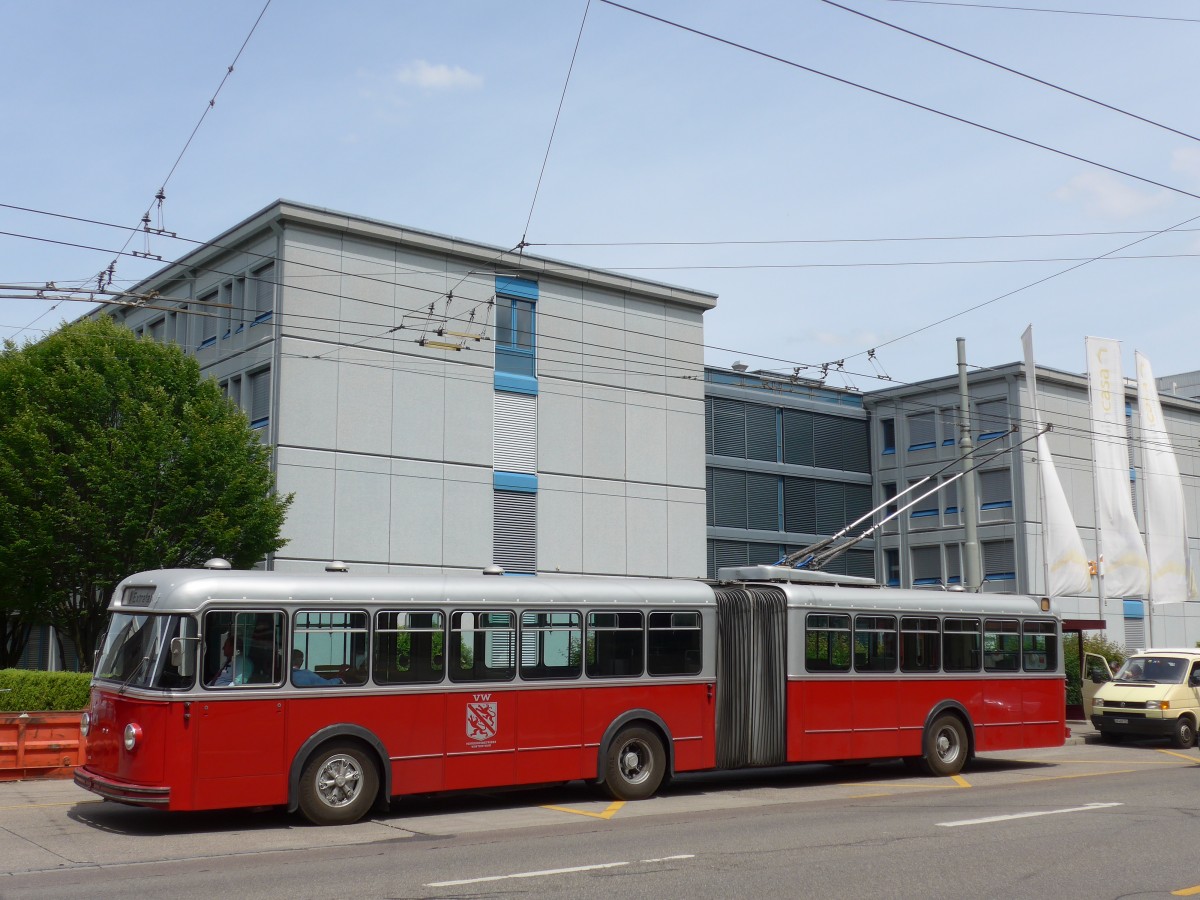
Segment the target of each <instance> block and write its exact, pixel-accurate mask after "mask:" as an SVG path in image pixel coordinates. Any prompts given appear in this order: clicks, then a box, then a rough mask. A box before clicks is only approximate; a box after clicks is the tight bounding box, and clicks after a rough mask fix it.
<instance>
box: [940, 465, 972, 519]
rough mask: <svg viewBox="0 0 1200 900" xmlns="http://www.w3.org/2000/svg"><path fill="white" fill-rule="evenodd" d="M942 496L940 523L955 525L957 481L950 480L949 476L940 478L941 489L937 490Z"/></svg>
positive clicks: (956, 515)
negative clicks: (941, 517)
mask: <svg viewBox="0 0 1200 900" xmlns="http://www.w3.org/2000/svg"><path fill="white" fill-rule="evenodd" d="M968 477H970V476H968ZM939 493H940V496H941V498H942V516H943V519H942V524H943V525H957V524H959V522H958V481H957V480H955V481H951V480H950V479H949V478H944V479H942V489H941V491H940V492H939Z"/></svg>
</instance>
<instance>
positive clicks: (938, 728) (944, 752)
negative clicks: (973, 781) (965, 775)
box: [921, 715, 967, 776]
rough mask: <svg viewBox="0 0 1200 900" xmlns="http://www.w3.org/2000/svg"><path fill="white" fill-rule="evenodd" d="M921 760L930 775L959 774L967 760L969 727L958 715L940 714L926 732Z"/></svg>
mask: <svg viewBox="0 0 1200 900" xmlns="http://www.w3.org/2000/svg"><path fill="white" fill-rule="evenodd" d="M923 749H924V754H923V755H922V757H921V762H922V764H923V767H924V769H925V771H926V772H928V773H929V774H930V775H941V776H948V775H957V774H958V773H959V772H961V771H962V767H963V764H964V763H966V761H967V729H966V728H964V727H963V723H962V721H961V720H960V719H959V718H958V717H957V716H951V715H945V716H938V717H937V718H936V719H935V720H934V722H933V724H932V725H931V726H929V730H928V731H926V732H925V746H924V748H923Z"/></svg>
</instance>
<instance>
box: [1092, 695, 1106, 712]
mask: <svg viewBox="0 0 1200 900" xmlns="http://www.w3.org/2000/svg"><path fill="white" fill-rule="evenodd" d="M1103 705H1104V701H1103V700H1101V699H1100V698H1099V697H1097V698H1096V699H1095V700H1093V701H1092V708H1093V709H1094V708H1095V707H1097V706H1103Z"/></svg>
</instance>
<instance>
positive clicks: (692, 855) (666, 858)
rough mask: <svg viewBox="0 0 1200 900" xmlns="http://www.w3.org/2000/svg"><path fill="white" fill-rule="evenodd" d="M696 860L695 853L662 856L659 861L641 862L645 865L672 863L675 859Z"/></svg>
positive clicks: (644, 860)
mask: <svg viewBox="0 0 1200 900" xmlns="http://www.w3.org/2000/svg"><path fill="white" fill-rule="evenodd" d="M695 858H696V854H695V853H679V854H676V855H675V856H660V857H659V858H658V859H643V860H641V862H644V863H656V862H670V861H671V860H673V859H695Z"/></svg>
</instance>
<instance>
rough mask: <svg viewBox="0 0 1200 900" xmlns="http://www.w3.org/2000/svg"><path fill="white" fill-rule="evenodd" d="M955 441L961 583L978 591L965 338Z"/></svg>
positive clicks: (960, 360) (961, 347) (961, 350)
mask: <svg viewBox="0 0 1200 900" xmlns="http://www.w3.org/2000/svg"><path fill="white" fill-rule="evenodd" d="M958 409H959V416H958V430H959V434H960V435H961V437H960V438H959V441H958V448H959V455H960V457H961V458H962V461H963V479H962V504H961V505H960V506H959V512H960V514H961V515H962V519H963V530H964V532H965V534H964V537H965V540H964V541H963V550H962V556H963V558H962V576H963V587H965V588H966V589H967V590H968V591H978V590H979V589H980V587H981V585H982V583H983V577H982V576H981V575H980V571H979V534H978V531H979V526H978V521H977V520H978V518H979V504H978V503H977V502H976V500H975V473H974V472H972V471H970V469H969V468H968V466H969V465H970V462H969V459H968V457H970V455H971V453H972V452H973V447H972V443H971V395H970V394H969V393H968V391H967V340H966V338H959V339H958Z"/></svg>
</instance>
